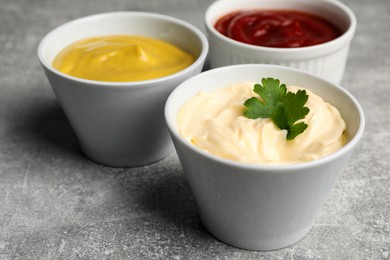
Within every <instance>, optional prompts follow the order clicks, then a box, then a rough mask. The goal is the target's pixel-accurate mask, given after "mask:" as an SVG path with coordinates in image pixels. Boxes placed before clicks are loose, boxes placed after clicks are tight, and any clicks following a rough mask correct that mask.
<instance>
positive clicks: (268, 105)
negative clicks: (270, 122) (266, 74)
mask: <svg viewBox="0 0 390 260" xmlns="http://www.w3.org/2000/svg"><path fill="white" fill-rule="evenodd" d="M261 83H262V84H263V85H260V84H256V85H255V87H254V89H253V91H254V92H255V93H256V94H258V95H259V96H260V97H261V98H262V100H259V99H257V98H255V97H253V98H250V99H248V100H247V101H245V103H244V106H245V107H247V108H248V109H247V110H246V111H245V112H244V115H245V116H246V117H248V118H251V119H256V118H259V117H260V118H270V117H271V115H272V113H273V112H274V111H275V109H276V106H277V104H278V102H279V100H281V99H282V98H283V97H284V95H285V94H286V91H287V88H286V85H285V84H282V85H280V81H279V80H278V79H273V78H263V79H262V80H261Z"/></svg>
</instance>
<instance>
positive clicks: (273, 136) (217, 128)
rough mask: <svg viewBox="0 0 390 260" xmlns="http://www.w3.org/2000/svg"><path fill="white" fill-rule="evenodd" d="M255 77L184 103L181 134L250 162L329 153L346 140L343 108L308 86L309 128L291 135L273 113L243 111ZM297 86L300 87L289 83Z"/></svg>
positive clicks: (217, 152)
mask: <svg viewBox="0 0 390 260" xmlns="http://www.w3.org/2000/svg"><path fill="white" fill-rule="evenodd" d="M253 85H254V84H253V83H242V84H235V85H231V86H228V87H225V88H222V89H219V90H217V91H214V92H210V93H205V92H200V93H198V95H196V96H194V97H192V98H190V99H189V100H188V101H186V103H185V104H184V105H183V106H182V107H181V109H180V111H179V114H178V118H177V126H178V131H179V134H180V135H181V136H183V137H184V138H185V139H187V140H188V141H189V142H191V143H192V144H194V145H196V146H197V147H199V148H201V149H203V150H205V151H207V152H209V153H211V154H214V155H217V156H220V157H223V158H226V159H230V160H235V161H239V162H248V163H269V164H288V163H299V162H306V161H311V160H315V159H319V158H321V157H324V156H327V155H329V154H331V153H334V152H335V151H337V150H338V149H340V148H341V147H342V146H343V145H344V144H345V136H344V131H345V129H346V124H345V122H344V120H343V119H342V118H341V116H340V113H339V111H338V110H337V109H336V108H335V107H333V106H332V105H330V104H329V103H327V102H324V101H323V99H322V98H321V97H319V96H317V95H315V94H314V93H312V92H311V91H309V90H306V93H307V95H309V99H308V101H307V103H306V105H305V106H306V107H308V108H309V109H310V112H309V114H308V115H307V116H306V117H305V119H303V121H304V122H305V123H306V124H307V125H308V128H307V129H306V130H305V131H304V132H303V133H302V134H300V135H298V136H297V137H295V139H293V140H289V141H288V140H286V134H287V130H280V129H279V128H277V127H276V126H275V125H274V123H273V122H272V121H271V119H262V118H259V119H249V118H246V117H244V116H243V112H244V110H245V107H244V105H243V104H244V102H245V100H247V99H248V98H250V97H253V96H257V94H256V93H254V92H253ZM287 89H288V91H291V92H296V91H297V90H298V89H302V88H301V87H288V88H287Z"/></svg>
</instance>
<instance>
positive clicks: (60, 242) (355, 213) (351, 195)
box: [0, 0, 390, 259]
mask: <svg viewBox="0 0 390 260" xmlns="http://www.w3.org/2000/svg"><path fill="white" fill-rule="evenodd" d="M211 2H212V1H211V0H204V1H202V0H193V1H191V0H187V1H185V0H141V1H140V0H138V1H134V0H112V1H93V0H83V1H78V0H56V1H55V0H1V1H0V259H125V258H130V259H390V219H389V218H390V177H389V174H390V166H389V159H390V147H389V144H390V131H389V129H390V116H389V110H390V105H389V104H390V1H388V0H373V1H364V0H343V2H344V3H346V4H347V5H348V6H350V8H351V9H352V10H353V11H354V12H355V14H356V16H357V18H358V29H357V32H356V36H355V38H354V40H353V43H352V46H351V50H350V55H349V60H348V64H347V68H346V71H345V76H344V78H343V81H342V86H344V87H345V88H346V89H348V90H349V91H350V92H351V93H352V94H353V95H354V96H355V97H356V98H357V99H358V100H359V101H360V103H361V105H362V106H363V109H364V110H365V115H366V118H367V120H366V121H367V122H366V130H365V134H364V137H363V138H362V140H361V142H360V144H359V145H358V147H357V149H356V150H355V152H354V154H353V156H352V158H351V160H350V161H349V163H348V165H347V167H346V168H345V169H344V171H343V172H342V173H341V175H340V177H339V178H338V180H337V182H336V184H335V186H334V188H333V190H332V192H331V194H330V196H329V198H328V200H327V201H326V203H325V204H324V205H323V206H322V208H321V210H320V212H319V214H318V216H317V218H316V220H315V225H314V227H313V229H312V230H311V232H310V233H309V234H308V235H307V236H306V237H305V238H304V239H303V240H301V241H300V242H298V243H297V244H295V245H293V246H290V247H288V248H285V249H282V250H277V251H271V252H254V251H245V250H240V249H237V248H234V247H231V246H228V245H226V244H223V243H222V242H220V241H218V240H216V239H215V238H213V237H212V236H211V235H210V234H209V233H208V232H207V231H206V230H205V228H204V227H203V226H202V224H201V222H200V219H199V216H198V214H197V211H196V204H195V202H194V199H193V197H192V194H191V192H190V190H189V186H188V184H187V183H186V181H185V179H184V176H183V172H182V168H181V166H180V163H179V161H178V159H177V155H176V154H175V153H172V154H171V155H169V156H168V157H167V158H165V159H164V160H162V161H160V162H157V163H155V164H152V165H148V166H145V167H138V168H119V169H118V168H110V167H105V166H102V165H99V164H96V163H94V162H92V161H90V160H89V159H87V158H86V157H85V156H84V155H83V154H82V153H81V152H80V151H79V148H78V144H77V140H76V137H75V135H74V133H73V131H72V129H71V127H70V125H69V123H68V121H67V119H66V118H65V116H64V114H63V112H62V110H61V108H60V106H59V104H58V102H57V101H56V99H55V97H54V94H53V92H52V90H51V88H50V85H49V83H48V81H47V79H46V77H45V75H44V73H43V70H42V68H41V66H40V64H39V62H38V60H37V57H36V48H37V45H38V43H39V41H40V39H41V38H42V37H43V36H44V34H46V33H47V32H48V31H49V30H51V29H52V28H54V27H56V26H58V25H60V24H62V23H64V22H66V21H69V20H71V19H74V18H78V17H82V16H85V15H89V14H94V13H101V12H107V11H124V10H132V11H148V12H159V13H163V14H168V15H172V16H175V17H178V18H181V19H184V20H186V21H188V22H190V23H192V24H194V25H195V26H197V27H199V28H200V29H202V30H203V31H204V27H203V15H204V11H205V9H206V8H207V6H208V5H209V4H210V3H211Z"/></svg>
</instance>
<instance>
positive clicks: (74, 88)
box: [38, 12, 208, 167]
mask: <svg viewBox="0 0 390 260" xmlns="http://www.w3.org/2000/svg"><path fill="white" fill-rule="evenodd" d="M118 34H129V35H142V36H147V37H154V38H158V39H161V40H164V41H166V42H169V43H172V44H174V45H175V46H177V47H179V48H181V49H183V50H185V51H187V52H189V53H191V54H193V55H195V56H196V57H197V59H196V61H195V62H194V63H193V64H192V65H191V66H189V67H187V68H186V69H184V70H182V71H179V72H177V73H175V74H172V75H169V76H166V77H162V78H158V79H153V80H146V81H138V82H119V83H118V82H101V81H93V80H86V79H81V78H76V77H73V76H69V75H66V74H64V73H62V72H60V71H58V70H56V69H54V68H53V67H52V62H53V59H54V58H55V56H56V55H57V54H58V53H59V52H60V51H61V50H62V49H63V48H64V47H66V46H67V45H69V44H71V43H73V42H75V41H77V40H80V39H83V38H88V37H96V36H103V35H118ZM207 52H208V43H207V39H206V37H205V36H204V35H203V34H202V33H201V32H200V30H198V29H197V28H195V27H194V26H192V25H190V24H188V23H186V22H184V21H181V20H178V19H176V18H172V17H168V16H164V15H159V14H153V13H142V12H114V13H105V14H97V15H92V16H88V17H84V18H81V19H77V20H74V21H71V22H68V23H66V24H64V25H61V26H59V27H58V28H56V29H54V30H53V31H51V32H49V33H48V34H47V35H46V36H45V37H44V38H43V39H42V41H41V42H40V44H39V47H38V57H39V60H40V62H41V64H42V66H43V68H44V70H45V72H46V75H47V77H48V79H49V81H50V83H51V86H52V88H53V90H54V93H55V95H56V97H57V99H58V100H59V102H60V103H61V106H62V108H63V110H64V111H65V114H66V116H67V117H68V119H69V121H70V123H71V125H72V127H73V129H74V131H75V132H76V135H77V137H78V139H79V143H80V147H81V149H82V150H83V152H84V153H85V154H86V155H87V156H88V157H90V158H91V159H93V160H95V161H96V162H99V163H102V164H106V165H109V166H118V167H127V166H136V165H143V164H148V163H151V162H154V161H157V160H159V159H161V158H163V157H164V156H166V155H167V154H168V153H169V152H170V151H171V150H172V148H173V147H172V144H171V141H170V138H169V134H168V130H167V128H166V126H165V122H164V113H163V111H164V104H165V101H166V98H167V97H168V95H169V94H170V93H171V91H172V90H173V89H174V88H175V87H177V86H178V85H179V84H180V83H181V82H183V81H184V80H185V79H187V78H189V77H191V76H193V75H195V74H197V73H199V72H200V71H201V70H202V67H203V63H204V61H205V58H206V56H207Z"/></svg>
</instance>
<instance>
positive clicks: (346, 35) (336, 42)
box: [204, 0, 357, 54]
mask: <svg viewBox="0 0 390 260" xmlns="http://www.w3.org/2000/svg"><path fill="white" fill-rule="evenodd" d="M249 1H251V0H249ZM278 1H279V2H282V1H285V0H269V2H270V3H275V2H278ZM294 1H295V2H309V3H312V4H315V3H316V2H318V3H319V2H326V3H328V4H330V5H333V6H336V7H338V8H339V9H340V10H342V11H343V12H344V13H345V15H346V16H347V17H348V19H349V22H350V24H349V26H348V28H347V30H346V31H345V32H343V33H342V34H341V35H340V36H339V37H337V38H336V39H333V40H331V41H328V42H324V43H321V44H317V45H312V46H306V47H297V48H276V47H265V46H257V45H252V44H248V43H243V42H239V41H236V40H233V39H231V38H229V37H227V36H225V35H223V34H221V33H220V32H218V31H217V30H216V29H215V28H214V24H211V20H212V19H214V17H212V16H211V12H212V11H213V9H215V8H217V6H218V5H222V4H225V5H226V4H230V3H232V2H229V1H225V0H217V1H215V2H214V3H212V4H211V5H210V6H209V7H208V8H207V10H206V13H205V16H204V22H205V25H206V29H207V30H208V31H209V32H210V33H211V34H212V35H213V36H215V37H217V38H218V39H219V40H221V41H224V42H227V43H228V44H230V45H234V46H236V47H239V48H247V49H249V50H252V51H264V52H268V53H270V54H276V53H277V54H286V53H288V54H301V53H304V52H309V51H312V52H315V51H321V50H323V49H328V48H331V49H332V50H333V49H337V48H339V47H342V46H344V43H345V42H348V41H349V40H351V39H352V38H353V35H354V34H355V31H356V27H357V20H356V16H355V14H354V13H353V12H352V10H351V9H350V8H349V7H348V6H347V5H345V4H344V3H342V2H340V1H338V0H317V1H312V0H290V2H294ZM245 2H246V1H245V0H240V4H245ZM244 9H245V7H244V6H243V8H242V9H241V10H244ZM283 10H286V9H283ZM294 10H299V8H296V9H294ZM228 13H230V12H226V13H224V15H226V14H228ZM222 16H223V15H221V16H219V18H221V17H222ZM217 19H218V18H217ZM217 19H216V20H217Z"/></svg>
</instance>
